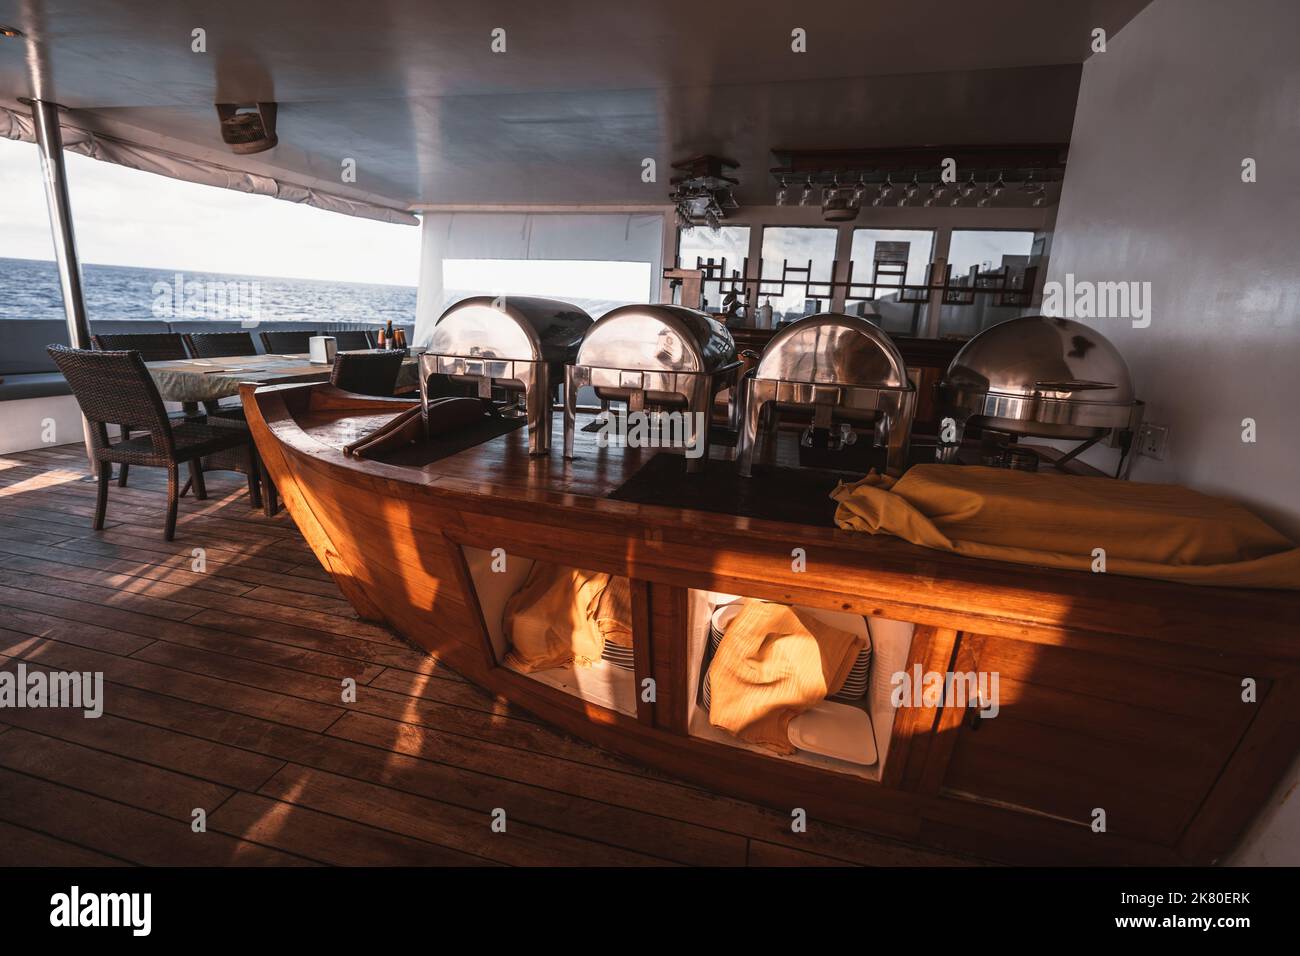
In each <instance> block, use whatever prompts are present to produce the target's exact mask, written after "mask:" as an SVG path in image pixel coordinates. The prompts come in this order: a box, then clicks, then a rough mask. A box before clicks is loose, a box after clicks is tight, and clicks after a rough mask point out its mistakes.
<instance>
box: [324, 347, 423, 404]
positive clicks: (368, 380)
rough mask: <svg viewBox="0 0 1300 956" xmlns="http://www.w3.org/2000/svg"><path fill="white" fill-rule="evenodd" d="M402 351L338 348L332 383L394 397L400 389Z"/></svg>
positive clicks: (359, 390) (344, 388) (350, 390)
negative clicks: (365, 350)
mask: <svg viewBox="0 0 1300 956" xmlns="http://www.w3.org/2000/svg"><path fill="white" fill-rule="evenodd" d="M404 358H405V356H404V355H403V354H402V353H401V352H396V351H390V352H339V353H338V354H337V355H335V356H334V368H333V370H332V371H331V372H330V384H331V385H333V386H335V387H337V388H341V389H343V390H344V391H345V392H356V393H357V394H358V395H382V396H384V397H391V396H392V394H393V392H395V391H396V390H397V373H398V372H399V371H401V368H402V360H403V359H404Z"/></svg>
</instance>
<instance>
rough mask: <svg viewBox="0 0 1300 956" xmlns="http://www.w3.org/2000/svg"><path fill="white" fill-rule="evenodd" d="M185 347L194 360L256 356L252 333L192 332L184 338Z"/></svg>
mask: <svg viewBox="0 0 1300 956" xmlns="http://www.w3.org/2000/svg"><path fill="white" fill-rule="evenodd" d="M183 338H184V339H185V347H186V348H188V349H189V350H190V355H192V356H193V357H194V358H201V359H204V358H224V357H226V356H229V355H256V354H257V346H256V345H255V344H253V334H252V333H251V332H192V333H190V334H188V335H185V336H183Z"/></svg>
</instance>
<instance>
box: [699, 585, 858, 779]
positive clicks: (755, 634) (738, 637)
mask: <svg viewBox="0 0 1300 956" xmlns="http://www.w3.org/2000/svg"><path fill="white" fill-rule="evenodd" d="M864 644H865V642H864V641H863V640H862V638H861V637H859V636H858V635H856V634H852V633H849V632H848V631H841V630H840V629H839V628H836V627H832V626H830V625H829V624H826V623H824V622H822V621H820V620H818V619H817V618H815V617H813V616H812V615H811V614H809V613H808V612H806V611H797V610H795V609H794V608H790V607H786V606H785V605H783V604H768V603H767V602H764V601H753V600H747V601H745V603H744V606H743V607H742V608H741V610H740V613H739V614H737V615H736V617H735V619H734V620H732V622H731V625H730V626H729V627H728V628H727V633H726V634H725V635H724V636H723V638H722V642H721V643H720V644H719V645H718V650H717V653H715V654H714V657H713V662H712V663H711V664H710V665H709V697H710V700H709V723H711V724H712V725H713V726H714V727H718V728H721V729H722V730H726V731H728V732H730V733H733V734H735V735H736V736H737V737H739V738H741V739H742V740H746V741H749V742H750V743H754V744H758V745H759V746H762V747H765V748H767V749H769V750H772V751H775V752H776V753H779V754H790V753H794V750H795V748H794V747H793V746H791V744H790V732H789V728H790V721H791V720H793V719H794V718H795V717H797V716H799V715H800V714H802V713H803V712H804V711H805V710H808V709H809V708H811V707H814V706H816V705H817V704H818V703H819V702H821V701H822V700H824V699H825V698H826V697H827V696H829V695H831V694H834V693H835V692H836V691H838V690H839V689H840V688H841V687H843V686H844V680H845V678H847V677H848V676H849V671H850V670H852V669H853V662H854V661H855V660H857V656H858V652H859V651H860V650H862V647H863V645H864Z"/></svg>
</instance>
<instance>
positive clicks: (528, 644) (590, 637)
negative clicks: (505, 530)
mask: <svg viewBox="0 0 1300 956" xmlns="http://www.w3.org/2000/svg"><path fill="white" fill-rule="evenodd" d="M623 595H626V598H624V597H623ZM631 621H632V614H631V592H630V589H629V586H628V581H627V578H620V577H615V576H613V575H610V574H605V573H603V572H599V571H583V570H581V569H578V568H565V567H560V566H558V565H554V564H549V563H547V562H544V561H538V562H536V563H535V564H534V565H533V569H532V570H531V571H530V572H529V573H528V578H527V580H525V581H524V586H523V587H521V588H520V589H519V590H518V591H516V592H515V593H514V594H513V595H511V597H510V600H509V601H507V602H506V609H505V617H504V624H505V632H506V635H507V636H508V638H509V640H510V650H509V652H508V653H507V655H506V663H507V664H508V665H510V666H511V667H514V668H515V669H517V670H520V671H523V672H525V673H528V672H531V671H536V670H544V669H546V668H548V667H562V666H563V665H565V664H568V663H571V662H572V663H576V664H578V665H590V664H592V663H594V662H596V661H598V660H600V656H601V652H602V651H603V650H604V647H605V639H606V635H610V636H611V639H614V640H615V641H616V642H617V643H620V644H624V645H625V646H631V644H632V623H631ZM624 635H626V636H624Z"/></svg>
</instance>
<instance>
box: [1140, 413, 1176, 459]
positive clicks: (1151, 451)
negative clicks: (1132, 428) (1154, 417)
mask: <svg viewBox="0 0 1300 956" xmlns="http://www.w3.org/2000/svg"><path fill="white" fill-rule="evenodd" d="M1168 444H1169V426H1168V425H1155V424H1153V423H1151V422H1144V423H1143V424H1142V425H1141V426H1140V427H1139V428H1138V433H1137V453H1138V454H1139V455H1141V456H1142V457H1143V458H1154V459H1155V460H1156V461H1164V460H1165V447H1166V446H1167V445H1168Z"/></svg>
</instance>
